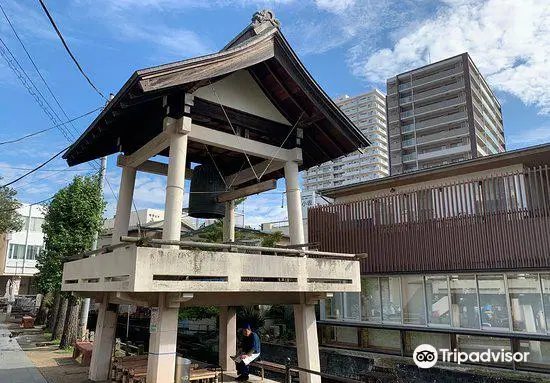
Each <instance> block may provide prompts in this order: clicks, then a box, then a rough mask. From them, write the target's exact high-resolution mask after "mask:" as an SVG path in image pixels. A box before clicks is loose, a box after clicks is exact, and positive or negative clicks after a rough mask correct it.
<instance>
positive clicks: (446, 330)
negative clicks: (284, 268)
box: [308, 144, 550, 372]
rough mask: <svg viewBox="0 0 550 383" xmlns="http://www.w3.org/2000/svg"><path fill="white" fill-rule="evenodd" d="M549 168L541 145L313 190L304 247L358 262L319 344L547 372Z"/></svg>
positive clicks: (547, 151)
mask: <svg viewBox="0 0 550 383" xmlns="http://www.w3.org/2000/svg"><path fill="white" fill-rule="evenodd" d="M549 165H550V145H548V144H547V145H541V146H535V147H531V148H526V149H521V150H516V151H510V152H505V153H500V154H495V155H492V156H487V157H485V158H477V159H471V160H466V161H462V162H460V163H456V164H451V165H447V166H442V167H438V168H431V169H426V170H422V171H416V172H412V173H407V174H400V175H395V176H391V177H387V178H385V179H380V180H374V181H369V182H363V183H361V184H357V185H352V186H348V187H340V188H332V189H328V190H325V191H322V193H323V194H324V195H326V196H328V197H331V198H334V201H335V203H334V205H331V206H318V207H314V208H312V209H310V211H309V226H308V230H309V240H310V241H312V242H318V243H319V246H320V247H319V249H320V250H322V251H341V252H350V253H363V254H365V257H364V259H363V260H362V262H361V275H362V281H361V283H362V292H361V293H344V294H334V296H333V297H332V298H331V299H329V300H326V301H325V302H324V304H322V305H321V321H320V324H321V326H322V334H323V336H322V338H321V341H320V343H321V344H322V345H324V346H328V347H334V348H338V349H354V350H359V351H361V352H374V353H375V354H394V355H396V356H399V357H403V356H404V357H411V356H412V354H413V351H414V350H415V348H416V347H417V346H418V345H420V344H423V343H427V344H431V345H433V346H435V347H436V348H439V349H443V348H446V349H450V350H453V349H457V350H459V351H465V352H470V351H475V350H487V349H492V350H498V351H500V350H506V351H514V352H528V353H529V358H528V359H527V360H526V361H525V360H524V361H521V362H518V361H509V362H503V363H493V364H492V365H493V366H495V367H504V368H508V369H514V370H543V371H546V372H549V371H550V273H549V271H548V270H549V268H550V258H549V257H548V254H549V253H550V169H549ZM409 360H410V359H409ZM411 362H412V360H411ZM489 365H491V363H489Z"/></svg>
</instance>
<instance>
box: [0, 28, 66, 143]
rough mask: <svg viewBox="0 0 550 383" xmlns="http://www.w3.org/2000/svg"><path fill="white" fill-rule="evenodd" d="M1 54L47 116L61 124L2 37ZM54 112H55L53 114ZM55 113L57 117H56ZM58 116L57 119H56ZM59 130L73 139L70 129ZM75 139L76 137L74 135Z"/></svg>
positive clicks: (0, 40) (60, 128)
mask: <svg viewBox="0 0 550 383" xmlns="http://www.w3.org/2000/svg"><path fill="white" fill-rule="evenodd" d="M0 44H1V45H0V55H1V56H2V57H3V58H4V60H6V63H7V64H8V66H9V67H10V69H11V70H12V71H13V72H14V73H15V75H16V76H17V78H18V79H19V81H21V83H22V84H23V86H24V87H25V88H26V89H27V91H28V92H29V93H30V95H31V96H32V97H33V98H34V100H35V101H36V103H37V104H38V106H40V108H41V109H42V110H43V111H44V113H45V114H46V116H48V118H49V119H50V120H51V121H52V122H53V123H54V124H59V123H60V122H61V119H60V118H59V116H58V115H57V113H56V112H55V111H54V110H53V108H52V107H51V105H50V104H49V103H48V100H46V98H45V97H44V95H43V94H42V92H40V89H38V87H37V86H36V84H35V83H34V81H33V80H32V79H31V77H30V76H29V74H28V73H27V72H26V71H25V69H24V68H23V66H22V65H21V64H20V63H19V61H18V60H17V58H16V57H15V55H14V54H13V53H12V51H11V50H10V49H9V47H8V46H7V45H6V43H5V42H4V40H2V38H0ZM52 112H53V114H52ZM54 114H55V117H54ZM56 117H57V119H56ZM58 129H59V131H60V132H61V134H63V136H64V137H65V138H66V139H67V140H68V141H71V138H69V137H68V136H67V133H68V131H65V130H63V127H61V126H59V127H58ZM69 133H70V132H69ZM72 139H74V137H72Z"/></svg>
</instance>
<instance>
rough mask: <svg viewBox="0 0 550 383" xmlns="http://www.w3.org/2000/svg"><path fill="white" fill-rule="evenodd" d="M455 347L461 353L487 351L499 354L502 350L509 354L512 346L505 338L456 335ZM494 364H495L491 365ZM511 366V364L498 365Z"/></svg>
mask: <svg viewBox="0 0 550 383" xmlns="http://www.w3.org/2000/svg"><path fill="white" fill-rule="evenodd" d="M456 339H457V345H458V350H459V351H463V352H467V353H470V352H474V351H486V350H487V349H489V350H491V351H493V352H500V351H501V350H504V351H505V352H511V351H512V346H511V345H510V340H509V339H505V338H494V337H489V336H474V335H457V336H456ZM491 364H496V363H491ZM498 364H501V365H502V364H505V365H511V364H512V363H511V362H509V363H498Z"/></svg>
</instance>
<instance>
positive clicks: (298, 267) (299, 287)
mask: <svg viewBox="0 0 550 383" xmlns="http://www.w3.org/2000/svg"><path fill="white" fill-rule="evenodd" d="M62 283H63V284H62V290H63V291H74V292H79V293H86V292H89V293H98V292H128V293H148V292H155V293H162V292H167V293H169V292H185V293H191V294H195V293H216V294H219V293H256V292H257V293H262V294H264V296H265V295H269V294H266V293H281V292H282V293H333V292H358V291H360V289H361V287H360V275H359V262H358V261H357V260H356V259H354V258H350V259H332V258H316V257H309V256H288V255H274V254H251V253H249V252H228V251H208V250H197V249H163V248H153V247H139V246H135V245H128V246H127V247H123V248H119V249H116V250H115V251H114V252H112V253H107V254H101V255H98V256H96V257H91V258H86V259H80V260H77V261H72V262H67V263H65V265H64V268H63V281H62ZM264 303H267V302H264ZM211 304H215V303H213V302H211Z"/></svg>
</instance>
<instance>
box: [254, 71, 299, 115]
mask: <svg viewBox="0 0 550 383" xmlns="http://www.w3.org/2000/svg"><path fill="white" fill-rule="evenodd" d="M263 64H264V66H265V67H266V69H267V71H268V72H269V74H270V75H271V77H273V79H274V80H275V82H276V83H277V85H279V87H280V88H281V89H282V90H284V92H285V93H286V94H287V96H288V98H289V99H290V101H292V102H293V103H294V105H296V107H298V109H300V111H302V113H304V114H305V115H306V117H308V116H309V113H307V112H306V111H305V110H304V108H302V106H301V105H300V103H299V102H298V101H296V99H295V98H294V95H293V94H292V92H291V91H290V89H288V87H287V86H286V85H285V84H283V82H282V81H281V80H280V79H279V77H278V76H277V75H276V74H275V72H274V71H273V70H272V69H271V67H270V66H269V63H268V62H267V61H264V63H263ZM289 121H290V120H289Z"/></svg>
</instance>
